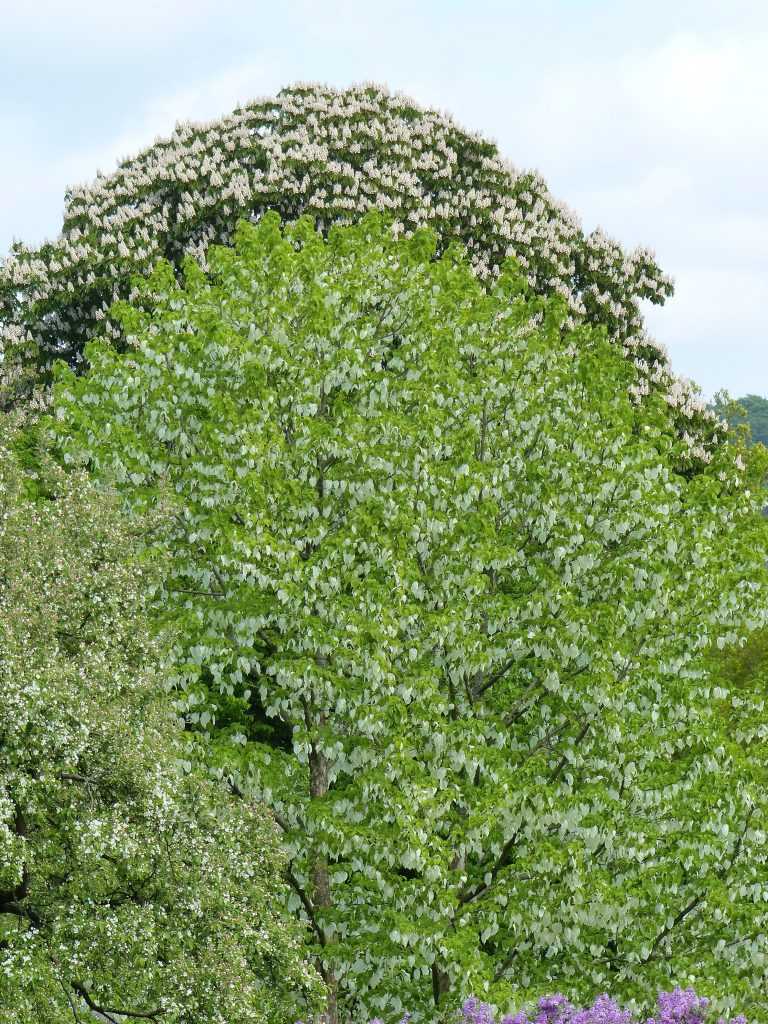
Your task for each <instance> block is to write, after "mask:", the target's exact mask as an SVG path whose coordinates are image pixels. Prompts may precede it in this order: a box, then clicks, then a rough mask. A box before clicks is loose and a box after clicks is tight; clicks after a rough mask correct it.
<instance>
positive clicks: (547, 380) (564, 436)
mask: <svg viewBox="0 0 768 1024" xmlns="http://www.w3.org/2000/svg"><path fill="white" fill-rule="evenodd" d="M435 246H436V239H435V236H434V235H433V234H432V233H431V232H430V231H429V230H426V229H425V230H420V231H417V232H416V233H415V234H414V236H413V237H412V238H411V239H409V240H404V239H400V240H397V239H395V238H393V234H392V232H391V230H390V229H389V227H388V226H386V225H383V224H382V222H381V221H380V220H379V219H378V217H377V216H375V215H369V216H368V217H367V218H365V219H364V220H363V221H362V222H360V223H359V224H357V225H355V226H350V227H346V228H334V229H333V230H332V231H331V232H330V234H329V236H328V238H327V239H325V238H324V237H323V236H322V235H321V234H319V233H317V232H316V230H315V226H314V223H313V222H311V221H309V220H299V221H298V222H296V223H295V224H294V225H293V226H289V227H286V228H285V229H281V226H280V223H279V220H278V218H277V216H276V215H274V214H268V215H266V216H265V217H264V218H263V220H262V221H261V222H260V223H259V224H258V225H257V226H253V225H249V224H247V223H245V222H243V223H241V224H240V226H239V227H238V230H237V233H236V238H235V247H234V248H233V249H227V248H223V247H222V248H214V249H212V250H211V251H210V252H209V254H208V260H209V264H210V274H209V275H206V274H204V273H203V271H202V270H201V269H200V267H199V266H198V265H197V264H196V263H195V262H194V261H192V260H189V261H188V263H187V265H186V274H185V277H184V279H183V281H178V280H177V277H176V275H175V273H174V270H173V268H172V267H171V266H170V265H169V264H167V263H165V264H161V265H159V267H158V268H157V270H156V271H155V273H154V275H153V276H152V278H151V281H150V282H149V285H148V286H147V287H146V289H145V292H144V293H143V295H142V298H141V305H140V306H139V305H137V306H131V305H127V304H123V305H121V306H120V307H119V308H117V309H116V310H115V311H114V312H115V316H116V317H117V318H118V319H119V320H120V322H121V324H122V329H123V330H124V332H125V335H126V338H127V339H128V344H129V348H128V350H127V351H126V352H125V353H124V354H122V355H121V354H118V353H117V352H116V351H115V349H114V347H113V346H112V345H111V344H110V342H109V340H108V339H105V340H102V341H97V342H93V343H91V344H90V345H89V346H88V348H87V350H86V353H87V358H88V360H89V363H90V367H91V369H90V372H89V373H87V374H85V375H83V376H77V375H75V373H74V372H73V371H72V370H71V369H70V368H69V367H67V366H65V365H64V364H59V367H58V370H57V376H58V382H57V384H56V388H55V403H54V406H55V409H56V417H57V418H56V420H55V421H52V423H53V426H54V429H55V430H56V432H57V433H58V436H59V439H60V442H61V444H62V445H63V447H64V451H65V454H66V457H67V458H68V459H70V460H76V459H80V460H82V459H85V460H87V462H88V464H89V465H90V466H91V468H92V469H94V470H95V471H96V472H97V473H98V474H100V475H102V476H103V477H104V478H105V479H107V480H109V481H110V482H112V483H113V484H114V485H115V486H116V487H117V488H118V489H120V490H121V491H122V492H123V493H124V495H125V496H126V498H127V499H128V502H129V504H130V505H131V506H132V507H134V508H136V509H141V508H151V509H152V510H153V512H154V514H155V515H156V516H157V517H158V523H159V525H158V527H157V532H156V533H155V535H154V539H153V540H152V544H153V545H155V546H156V550H157V553H158V556H162V559H167V560H168V565H169V568H168V572H167V574H166V576H165V578H164V580H163V582H162V584H161V585H159V586H158V589H157V591H156V593H155V601H156V604H157V607H158V608H160V609H162V610H163V612H164V614H165V615H166V616H167V618H168V620H169V621H170V622H172V623H173V626H174V629H175V631H176V633H177V634H178V635H179V636H180V637H182V640H181V641H179V642H178V643H177V644H176V645H175V647H174V649H173V651H172V654H171V670H172V672H173V678H174V679H175V681H176V684H177V686H178V687H179V707H180V709H181V711H182V712H183V713H184V714H185V715H186V718H187V721H188V725H189V734H190V742H191V743H192V745H193V746H194V745H198V746H199V750H200V752H201V753H202V754H203V756H205V757H206V758H208V760H209V763H210V765H211V766H212V770H213V771H214V773H216V774H219V775H220V776H221V777H223V778H224V779H226V780H227V781H228V783H229V785H230V787H231V788H232V790H234V791H235V792H237V793H241V794H245V795H248V796H257V797H258V798H260V799H263V800H265V801H266V802H268V803H269V805H270V806H271V807H272V809H273V811H274V815H275V818H276V820H277V821H278V823H279V825H280V828H281V829H282V830H283V833H284V842H285V847H286V850H287V853H288V856H289V859H290V869H289V879H290V884H291V886H292V889H293V895H292V900H291V906H292V908H293V910H294V911H295V913H296V914H297V915H298V916H299V917H300V918H301V920H302V921H304V922H305V925H306V929H307V941H308V943H309V944H310V948H311V950H312V952H313V954H314V955H315V956H316V958H317V962H318V964H319V966H320V969H321V971H322V973H323V975H324V978H325V980H326V983H327V985H328V987H329V990H330V993H331V996H330V1000H329V1005H328V1015H329V1019H330V1020H332V1021H335V1020H337V1019H338V1020H340V1021H344V1022H347V1021H351V1020H353V1019H354V1020H357V1019H367V1018H366V1017H365V1014H368V1015H374V1014H380V1012H383V1013H385V1014H386V1015H387V1019H389V1015H397V1014H399V1011H400V1009H401V1008H402V1007H405V1008H407V1009H409V1010H413V1011H414V1012H415V1013H418V1014H421V1015H422V1019H428V1020H429V1019H432V1017H433V1015H434V1013H435V1007H436V1006H437V1007H438V1009H439V1011H440V1012H442V1011H443V1009H445V1008H450V1007H452V1006H455V1005H457V1004H458V1002H459V1000H460V999H461V998H462V997H463V996H466V995H469V994H474V995H476V996H482V998H484V999H487V1000H488V1001H490V1002H492V1003H494V1004H496V1005H500V1006H508V1005H510V1004H512V1003H517V1004H519V1002H520V1001H521V1000H523V999H526V998H528V997H529V996H530V997H533V996H535V995H541V994H546V993H549V992H552V991H553V990H561V991H564V992H565V993H566V994H567V995H568V996H569V997H572V998H578V999H584V998H591V997H594V995H595V994H596V993H597V992H601V991H604V990H606V989H608V990H610V991H611V993H612V994H613V995H615V996H616V997H618V998H630V997H635V998H637V999H639V1000H641V1002H642V1001H644V1000H646V1001H648V1002H649V1006H650V1001H651V1000H652V999H653V998H654V997H655V993H656V992H657V991H658V990H659V988H664V987H669V985H670V982H672V983H674V982H675V981H676V980H677V979H684V980H687V979H688V978H689V977H690V976H694V977H695V984H696V986H697V988H698V989H699V990H700V991H701V992H703V993H706V994H708V995H713V996H721V997H723V998H725V999H729V998H730V999H735V998H737V997H738V999H739V1000H740V1004H741V1005H742V1006H745V1007H746V1008H747V1010H748V1012H750V1013H752V1015H753V1017H754V1018H755V1019H756V1020H757V1019H761V1020H762V1019H768V1018H766V1017H765V1014H764V1009H763V1010H758V1011H754V1012H753V1010H752V1008H751V1002H750V999H749V995H750V993H751V992H752V991H753V986H754V985H755V984H756V983H757V982H762V981H763V980H764V977H765V963H766V960H765V958H766V953H768V942H767V941H766V938H765V936H766V934H768V902H767V901H766V898H765V897H766V893H768V889H766V884H765V878H766V868H767V867H768V845H767V844H766V842H765V836H766V833H768V804H767V800H768V788H766V785H765V782H766V776H765V746H764V743H763V741H762V739H761V737H762V736H763V735H764V732H765V729H766V726H767V725H768V721H767V717H768V716H767V714H766V710H765V707H764V701H763V698H762V696H761V695H760V694H759V693H753V692H751V690H750V687H749V685H748V684H747V685H745V686H744V687H742V688H741V690H740V692H739V694H738V695H735V694H731V693H730V692H729V691H728V689H727V688H726V687H725V686H724V685H722V686H721V685H718V684H717V682H716V681H715V682H713V680H712V678H711V677H710V676H709V675H708V674H707V671H706V657H707V651H708V649H709V648H710V647H711V646H712V645H725V644H727V643H729V642H732V641H735V640H736V639H737V638H738V637H739V636H741V635H742V634H744V633H745V632H746V631H747V630H748V629H749V628H751V627H753V626H756V625H758V624H759V623H760V622H761V621H762V619H761V615H762V613H761V611H760V609H763V608H764V607H765V586H766V581H765V572H764V568H763V566H764V560H765V533H764V525H763V521H762V520H761V518H760V517H759V515H756V507H757V503H756V501H755V499H754V498H753V497H751V496H750V493H749V489H748V488H747V487H746V486H745V475H746V474H747V473H748V472H749V471H750V467H751V466H752V463H750V462H746V463H745V462H744V461H743V460H744V459H745V458H746V459H750V458H752V459H757V458H759V456H758V455H752V456H750V455H748V454H747V453H745V452H743V451H741V450H740V449H739V448H738V447H734V446H722V447H721V448H719V449H717V450H716V451H715V452H714V454H713V458H712V462H711V464H710V465H709V466H708V467H707V468H706V469H705V470H704V471H702V472H700V473H698V474H697V475H695V476H694V477H692V478H691V479H688V478H686V477H685V476H680V475H677V474H676V473H675V472H674V470H673V469H672V468H671V467H674V466H675V465H677V464H678V462H679V458H680V454H681V449H682V447H683V445H684V442H681V441H680V440H679V439H678V438H677V436H676V434H675V431H674V430H672V429H671V428H670V426H669V419H668V416H667V414H666V406H665V403H664V401H663V399H662V398H661V397H659V396H656V397H655V398H654V397H653V396H649V397H648V399H647V401H646V402H645V403H643V405H642V407H638V406H637V405H636V404H634V403H633V402H632V400H631V398H630V396H629V392H630V389H631V387H632V384H633V381H634V380H635V379H636V376H635V375H636V368H635V367H633V365H632V364H631V363H630V362H628V361H627V360H626V359H625V358H623V356H622V354H621V352H620V351H618V350H617V348H616V346H615V345H613V344H612V343H611V342H610V340H609V339H608V338H607V337H606V332H605V330H604V329H601V328H594V327H590V326H585V325H581V326H577V327H569V326H568V324H567V309H566V304H565V302H564V301H563V300H560V299H543V298H541V297H537V296H536V295H535V294H532V293H531V291H530V290H529V289H528V287H527V284H526V282H525V280H524V278H523V277H522V276H521V275H520V274H519V271H518V269H517V268H516V266H514V265H505V266H504V268H503V269H502V271H501V273H500V274H499V276H498V278H497V280H496V281H495V283H493V285H492V286H490V287H488V288H486V287H484V286H483V285H482V284H481V282H480V281H479V279H478V277H477V275H476V274H475V272H474V271H473V270H472V268H471V267H470V265H469V263H468V261H467V260H466V258H465V256H464V254H463V252H461V251H460V250H459V249H458V248H453V247H450V248H449V249H448V251H447V252H445V253H444V254H443V255H442V256H441V257H440V258H435ZM760 1013H763V1017H762V1018H761V1017H760ZM425 1014H426V1015H427V1016H426V1017H424V1015H425ZM398 1019H399V1017H398Z"/></svg>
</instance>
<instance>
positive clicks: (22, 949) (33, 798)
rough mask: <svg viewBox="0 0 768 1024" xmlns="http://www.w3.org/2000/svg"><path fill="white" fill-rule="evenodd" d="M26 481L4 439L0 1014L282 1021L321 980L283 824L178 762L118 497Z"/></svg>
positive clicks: (57, 479) (221, 1023)
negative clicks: (286, 874)
mask: <svg viewBox="0 0 768 1024" xmlns="http://www.w3.org/2000/svg"><path fill="white" fill-rule="evenodd" d="M4 427H5V428H6V430H7V423H5V424H4ZM4 440H5V442H6V443H8V441H9V437H8V436H7V434H6V437H5V439H4ZM29 485H30V481H29V480H27V479H26V477H25V476H23V475H22V474H21V473H20V472H19V471H18V469H17V468H16V466H15V463H14V460H13V458H12V457H11V455H10V454H9V452H8V451H7V450H6V449H5V448H2V449H0V507H1V508H2V519H1V520H0V588H1V589H0V1021H2V1022H3V1024H33V1022H34V1024H39V1022H41V1021H44V1022H45V1024H65V1022H67V1024H72V1022H73V1021H81V1022H83V1024H85V1022H86V1021H93V1020H95V1019H98V1020H101V1021H109V1022H113V1024H120V1022H124V1021H125V1020H127V1019H139V1018H141V1019H144V1020H150V1021H157V1022H159V1021H163V1022H167V1024H214V1022H215V1024H232V1022H233V1021H238V1022H240V1021H242V1022H245V1021H253V1022H264V1024H267V1022H268V1024H275V1022H277V1021H284V1022H286V1024H287V1022H291V1021H293V1020H294V1019H295V1016H296V1013H295V1007H296V1005H297V1001H296V998H295V997H296V996H298V995H299V994H300V993H301V992H302V991H305V992H307V993H308V994H309V995H310V996H311V995H312V994H313V993H314V995H317V994H318V985H319V979H317V976H316V974H315V972H314V971H313V970H312V969H311V968H310V967H309V966H308V965H306V964H305V963H304V962H303V959H302V952H301V947H300V944H299V943H298V941H297V938H296V934H295V929H293V928H292V927H291V926H290V923H289V922H287V921H286V919H285V917H284V916H283V915H281V914H280V913H279V910H278V909H277V908H278V906H279V902H280V899H281V894H280V888H281V887H280V882H279V876H280V874H281V870H282V861H281V857H280V854H279V852H278V848H277V843H276V838H275V829H274V825H273V824H272V823H271V822H270V821H269V820H268V818H267V816H266V815H265V814H264V813H262V812H258V813H257V811H256V810H255V809H250V808H248V807H247V806H246V805H245V804H244V803H243V802H242V801H241V802H238V803H235V802H234V801H231V800H227V799H226V798H225V797H224V796H223V795H222V794H221V793H220V792H219V787H217V786H215V785H213V784H212V783H211V782H210V781H206V780H205V779H201V778H200V777H199V776H198V775H197V774H196V773H195V772H191V773H187V774H186V775H184V776H182V775H181V774H180V772H179V771H178V770H177V769H176V768H175V767H174V763H175V762H176V761H177V759H178V758H179V756H180V754H181V750H180V748H179V747H178V744H177V743H176V741H175V739H174V736H175V735H176V732H177V727H176V726H175V724H174V721H172V720H170V719H169V712H168V709H167V706H166V700H164V698H163V696H162V693H163V690H162V686H161V685H160V683H159V681H158V678H157V674H156V672H155V670H154V668H153V666H156V665H157V663H158V660H159V653H158V645H159V640H158V638H155V637H153V636H152V635H151V633H150V632H149V631H148V629H147V627H146V624H145V622H144V618H143V613H142V590H143V582H142V580H143V577H145V576H146V573H145V571H144V570H143V569H141V567H138V566H137V565H136V564H135V562H134V560H133V559H132V557H131V548H132V541H131V538H130V537H127V536H126V524H125V523H124V522H123V521H122V520H121V519H120V518H119V517H118V516H117V515H116V512H115V509H114V502H112V501H110V500H108V496H105V495H104V494H100V495H99V494H96V493H95V492H94V490H93V488H92V487H90V486H88V485H87V484H86V483H85V482H84V481H83V480H82V479H81V476H80V474H76V475H71V474H70V475H67V474H64V473H62V472H61V471H57V470H56V467H55V466H48V467H47V469H46V471H45V473H44V480H43V481H42V482H41V480H40V478H38V481H37V484H35V483H34V482H32V487H33V490H34V488H40V487H42V489H43V490H44V491H45V494H46V496H45V497H35V496H34V494H30V486H29ZM298 1005H301V1004H300V1003H299V1004H298ZM97 1009H98V1010H99V1012H100V1016H98V1017H97V1016H95V1015H94V1014H95V1011H96V1010H97Z"/></svg>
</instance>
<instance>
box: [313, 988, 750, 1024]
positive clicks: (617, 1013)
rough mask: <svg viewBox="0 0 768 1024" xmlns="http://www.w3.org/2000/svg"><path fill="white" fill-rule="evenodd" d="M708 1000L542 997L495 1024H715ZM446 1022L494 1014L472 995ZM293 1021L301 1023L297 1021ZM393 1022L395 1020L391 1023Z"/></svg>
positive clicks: (689, 996) (480, 1023)
mask: <svg viewBox="0 0 768 1024" xmlns="http://www.w3.org/2000/svg"><path fill="white" fill-rule="evenodd" d="M709 1005H710V1001H709V999H706V998H705V997H703V996H697V995H696V993H695V992H694V990H693V989H691V988H688V989H680V988H676V989H675V990H674V991H673V992H661V993H660V994H659V998H658V1012H657V1013H656V1015H655V1016H653V1017H647V1018H642V1017H641V1018H638V1017H637V1016H636V1015H634V1014H632V1013H631V1011H629V1010H622V1009H621V1008H620V1007H619V1006H618V1004H617V1003H615V1002H614V1000H613V999H611V998H610V996H608V995H601V996H598V997H597V998H596V999H595V1001H594V1002H593V1003H592V1005H591V1006H589V1007H586V1008H585V1009H577V1008H576V1007H574V1006H573V1004H572V1003H570V1002H569V1001H568V1000H567V999H566V998H565V996H560V995H556V996H544V997H542V998H541V999H539V1001H538V1003H537V1004H536V1010H535V1011H534V1012H533V1013H530V1012H528V1011H526V1010H522V1011H520V1012H519V1013H514V1014H513V1013H508V1014H505V1015H504V1016H503V1017H499V1018H498V1024H635V1022H637V1024H705V1022H707V1021H710V1022H712V1024H715V1021H714V1018H713V1015H712V1013H711V1012H710V1009H709ZM411 1019H412V1015H411V1014H410V1013H405V1014H403V1016H402V1017H401V1018H400V1019H399V1021H398V1022H397V1024H409V1022H410V1021H411ZM448 1022H449V1024H496V1022H497V1017H496V1014H495V1013H494V1010H493V1007H492V1006H491V1005H490V1004H489V1003H483V1002H481V1001H480V1000H479V999H475V998H474V997H471V998H469V999H467V1000H465V1002H464V1004H463V1005H462V1007H461V1009H460V1010H459V1011H458V1012H457V1013H455V1014H454V1015H452V1016H450V1017H449V1018H448ZM296 1024H304V1022H303V1021H297V1022H296ZM369 1024H385V1022H384V1021H383V1020H382V1018H381V1017H374V1018H373V1020H371V1021H370V1022H369ZM392 1024H394V1021H393V1022H392ZM717 1024H746V1018H745V1017H743V1016H738V1017H733V1018H731V1020H730V1021H727V1020H726V1019H725V1018H723V1017H718V1018H717Z"/></svg>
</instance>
